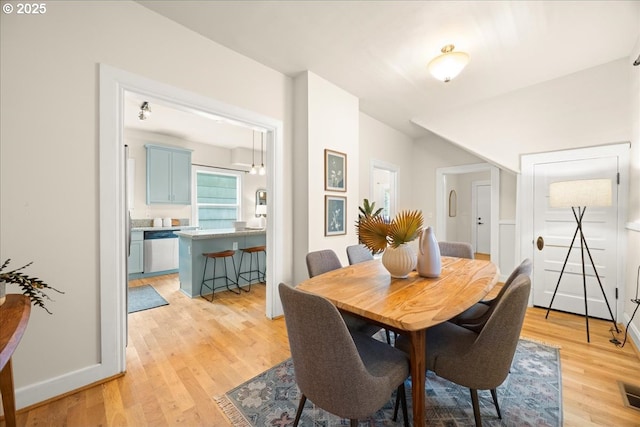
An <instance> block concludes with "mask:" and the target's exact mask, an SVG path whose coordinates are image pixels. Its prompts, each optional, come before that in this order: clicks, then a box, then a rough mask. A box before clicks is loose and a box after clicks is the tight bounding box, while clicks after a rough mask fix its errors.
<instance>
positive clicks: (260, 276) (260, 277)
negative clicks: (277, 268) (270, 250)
mask: <svg viewBox="0 0 640 427" xmlns="http://www.w3.org/2000/svg"><path fill="white" fill-rule="evenodd" d="M240 250H241V251H242V255H240V265H239V267H238V277H237V282H238V286H240V279H242V280H244V281H246V282H247V283H248V284H249V289H251V284H252V283H253V281H254V280H257V281H258V283H266V281H267V279H266V274H265V273H266V271H265V270H266V268H267V266H266V264H267V247H266V246H251V247H249V248H243V249H240ZM260 252H263V253H264V263H265V265H264V267H265V269H264V270H261V269H260ZM244 254H249V269H248V270H243V269H242V260H243V259H244ZM254 255H255V258H256V268H253V258H254ZM245 264H246V262H245ZM245 268H246V266H245ZM254 273H255V274H256V277H255V278H254V277H253V274H254ZM247 276H248V278H247ZM240 289H242V288H240ZM247 292H248V291H247Z"/></svg>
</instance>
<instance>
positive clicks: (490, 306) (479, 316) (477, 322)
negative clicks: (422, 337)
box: [450, 258, 533, 332]
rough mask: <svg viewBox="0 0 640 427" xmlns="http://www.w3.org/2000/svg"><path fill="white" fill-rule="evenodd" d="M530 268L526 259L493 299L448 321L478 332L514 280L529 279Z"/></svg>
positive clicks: (478, 304)
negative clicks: (523, 276) (524, 277)
mask: <svg viewBox="0 0 640 427" xmlns="http://www.w3.org/2000/svg"><path fill="white" fill-rule="evenodd" d="M532 268H533V264H532V263H531V260H530V259H529V258H526V259H525V260H523V261H522V262H521V263H520V265H519V266H517V267H516V268H515V269H514V270H513V271H512V272H511V274H510V275H509V277H508V278H507V280H506V281H505V282H504V285H503V286H502V289H500V292H498V295H496V297H495V298H493V299H491V300H486V301H480V302H478V303H475V304H474V305H472V306H471V307H470V308H468V309H467V310H465V311H463V312H462V313H461V314H459V315H458V316H456V317H454V318H453V319H451V320H450V321H451V322H453V323H455V324H456V325H460V326H464V327H465V328H467V329H471V330H472V331H475V332H480V330H481V329H482V327H483V326H484V324H485V323H486V321H487V319H489V316H491V312H492V311H493V310H494V309H495V306H496V303H497V302H498V301H500V298H502V297H503V296H504V293H505V292H506V290H507V289H508V288H509V286H511V284H512V283H513V281H514V280H515V278H516V277H518V276H519V275H521V274H524V275H525V276H527V277H529V278H530V277H531V270H532Z"/></svg>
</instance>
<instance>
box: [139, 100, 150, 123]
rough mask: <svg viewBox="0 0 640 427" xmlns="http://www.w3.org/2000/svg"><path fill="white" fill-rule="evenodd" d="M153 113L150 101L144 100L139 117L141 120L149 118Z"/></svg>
mask: <svg viewBox="0 0 640 427" xmlns="http://www.w3.org/2000/svg"><path fill="white" fill-rule="evenodd" d="M150 115H151V108H149V103H148V102H147V101H144V102H143V103H142V105H141V106H140V112H139V113H138V118H139V119H140V120H147V119H148V118H149V116H150Z"/></svg>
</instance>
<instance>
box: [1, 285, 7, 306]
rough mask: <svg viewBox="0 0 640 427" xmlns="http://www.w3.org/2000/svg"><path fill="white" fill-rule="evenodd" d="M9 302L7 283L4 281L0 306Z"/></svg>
mask: <svg viewBox="0 0 640 427" xmlns="http://www.w3.org/2000/svg"><path fill="white" fill-rule="evenodd" d="M6 300H7V283H6V282H5V281H4V280H0V305H2V304H4V302H5V301H6Z"/></svg>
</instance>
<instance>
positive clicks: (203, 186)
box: [194, 168, 241, 230]
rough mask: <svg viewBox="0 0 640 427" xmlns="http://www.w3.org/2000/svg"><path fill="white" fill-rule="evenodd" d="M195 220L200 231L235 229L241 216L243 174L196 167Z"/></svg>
mask: <svg viewBox="0 0 640 427" xmlns="http://www.w3.org/2000/svg"><path fill="white" fill-rule="evenodd" d="M194 175H195V193H196V194H195V195H196V197H195V200H196V206H195V209H194V210H195V216H196V218H195V220H196V221H195V222H196V223H197V224H198V226H199V227H200V229H201V230H220V229H229V228H233V222H234V221H237V220H238V218H239V216H240V200H241V197H240V186H241V175H240V174H234V173H228V172H224V173H223V172H218V171H216V170H215V169H211V168H198V169H196V170H195V174H194Z"/></svg>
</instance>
